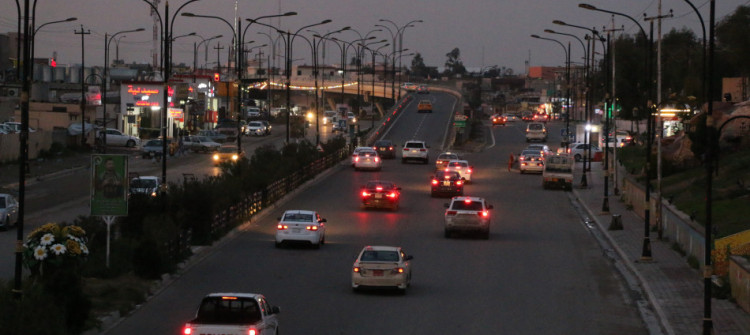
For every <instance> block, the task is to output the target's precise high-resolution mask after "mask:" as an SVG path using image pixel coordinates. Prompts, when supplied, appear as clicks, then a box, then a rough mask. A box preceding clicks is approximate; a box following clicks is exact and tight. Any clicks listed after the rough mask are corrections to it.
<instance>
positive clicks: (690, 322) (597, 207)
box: [573, 162, 750, 335]
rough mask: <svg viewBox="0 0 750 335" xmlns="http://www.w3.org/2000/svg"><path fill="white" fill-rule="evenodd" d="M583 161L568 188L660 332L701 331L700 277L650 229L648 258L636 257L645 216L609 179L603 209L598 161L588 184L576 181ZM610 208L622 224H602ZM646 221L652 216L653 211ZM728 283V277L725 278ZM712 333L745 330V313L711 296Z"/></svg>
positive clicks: (749, 324)
mask: <svg viewBox="0 0 750 335" xmlns="http://www.w3.org/2000/svg"><path fill="white" fill-rule="evenodd" d="M581 173H582V164H581V163H578V164H576V171H575V179H574V188H573V194H574V195H575V197H576V198H577V199H578V201H579V202H580V204H581V205H583V207H585V208H586V210H587V212H588V215H589V216H590V218H591V219H592V221H594V222H596V223H597V225H598V227H599V229H600V230H601V231H602V233H603V234H604V235H605V236H606V237H607V239H608V240H609V241H610V243H611V244H612V246H613V248H614V249H615V251H616V252H617V254H618V255H619V257H620V258H621V260H622V262H623V263H624V264H625V266H627V268H628V269H629V270H630V271H631V272H632V273H633V274H634V275H635V276H636V277H637V279H638V281H639V282H640V285H641V288H642V289H643V291H644V292H645V294H646V295H647V297H648V299H649V301H650V302H651V304H652V307H653V309H654V312H655V314H656V316H657V317H658V318H659V320H660V322H661V324H662V330H663V332H664V333H665V334H670V335H671V334H674V335H682V334H701V332H702V328H703V314H704V307H703V300H704V299H703V293H704V289H703V277H702V274H701V272H700V271H699V270H697V269H694V268H692V267H690V265H688V262H687V258H686V257H684V256H682V255H681V254H679V253H677V252H676V251H675V250H672V247H671V242H669V241H659V240H658V239H657V236H656V234H655V233H651V236H650V238H649V240H650V242H651V256H652V261H650V262H644V261H640V259H641V255H642V252H643V242H644V222H645V221H644V220H643V219H641V218H640V217H639V216H637V215H636V213H634V212H632V211H630V210H628V209H627V208H626V206H625V203H624V202H622V201H621V200H620V198H619V196H615V195H613V187H612V184H611V183H612V178H610V185H609V210H610V211H609V213H610V214H606V213H602V204H603V201H604V171H603V168H602V163H600V162H594V163H592V164H591V171H590V172H589V173H588V177H587V184H588V187H587V188H581V187H580V181H581ZM612 214H619V215H621V218H622V225H623V229H622V230H611V231H610V230H607V229H608V227H609V224H610V222H611V218H612ZM651 215H652V219H651V222H654V220H655V219H654V218H653V212H652V214H651ZM726 285H728V283H727V284H726ZM711 316H712V319H713V325H714V331H715V332H714V334H717V335H719V334H720V335H747V334H750V314H748V313H747V312H745V311H743V310H742V309H740V308H739V307H738V306H737V305H735V304H734V303H732V302H730V301H729V300H717V299H712V301H711Z"/></svg>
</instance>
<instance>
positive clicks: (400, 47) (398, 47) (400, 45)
mask: <svg viewBox="0 0 750 335" xmlns="http://www.w3.org/2000/svg"><path fill="white" fill-rule="evenodd" d="M378 21H380V22H388V23H390V24H392V25H393V27H394V28H396V34H395V36H396V37H398V45H396V43H395V38H394V45H393V50H403V49H404V31H405V30H406V28H408V27H414V25H413V23H422V22H424V21H422V20H412V21H409V22H408V23H406V24H405V25H403V26H401V27H399V26H398V24H396V23H395V22H393V21H391V20H388V19H380V20H378ZM401 57H403V53H401V52H399V56H398V60H399V61H398V62H399V63H398V67H399V71H401ZM395 65H396V62H395V56H394V62H393V64H392V65H391V66H392V67H393V76H394V81H395V76H396V69H395ZM400 84H401V80H400V76H399V85H398V86H399V87H398V99H401V85H400Z"/></svg>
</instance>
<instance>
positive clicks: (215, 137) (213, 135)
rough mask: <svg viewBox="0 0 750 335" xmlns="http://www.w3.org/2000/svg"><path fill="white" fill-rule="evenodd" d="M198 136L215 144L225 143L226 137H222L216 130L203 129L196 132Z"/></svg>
mask: <svg viewBox="0 0 750 335" xmlns="http://www.w3.org/2000/svg"><path fill="white" fill-rule="evenodd" d="M197 135H198V136H205V137H208V138H209V139H211V140H212V141H214V142H216V143H224V142H226V141H227V135H224V134H222V133H220V132H218V131H216V130H209V129H204V130H200V131H198V134H197Z"/></svg>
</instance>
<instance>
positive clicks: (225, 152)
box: [212, 145, 244, 165]
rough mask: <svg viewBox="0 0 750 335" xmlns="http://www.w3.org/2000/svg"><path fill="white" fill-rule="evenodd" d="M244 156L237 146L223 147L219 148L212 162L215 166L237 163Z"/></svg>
mask: <svg viewBox="0 0 750 335" xmlns="http://www.w3.org/2000/svg"><path fill="white" fill-rule="evenodd" d="M243 156H244V153H242V152H240V151H239V149H237V146H235V145H223V146H221V147H219V150H217V151H216V152H215V153H214V154H213V156H212V160H213V162H214V165H219V164H221V163H223V162H232V163H236V162H237V161H239V160H240V158H242V157H243Z"/></svg>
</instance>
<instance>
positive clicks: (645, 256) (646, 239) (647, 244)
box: [578, 0, 713, 261]
mask: <svg viewBox="0 0 750 335" xmlns="http://www.w3.org/2000/svg"><path fill="white" fill-rule="evenodd" d="M711 3H712V4H713V0H712V1H711ZM578 7H581V8H583V9H588V10H593V11H599V12H604V13H608V14H612V15H619V16H623V17H626V18H628V19H630V20H631V21H633V22H634V23H635V24H636V25H637V26H638V28H639V29H640V30H641V34H643V41H644V46H645V51H646V52H645V55H646V64H649V66H648V71H646V72H647V77H646V82H647V84H646V86H647V94H646V95H647V99H648V101H647V102H646V105H645V110H646V112H647V113H648V115H647V124H648V126H647V127H646V137H647V139H646V192H645V193H646V194H645V196H646V199H645V200H646V206H645V207H646V208H645V213H644V214H645V215H644V216H645V220H644V224H643V231H644V232H643V235H644V236H643V249H642V251H641V260H642V261H650V260H651V259H652V258H651V239H650V236H649V235H650V230H651V222H650V221H651V218H650V217H651V146H652V143H651V142H652V139H651V137H652V135H651V117H652V113H651V104H652V102H651V99H650V94H651V65H650V59H651V44H650V43H649V39H648V36H647V35H646V31H645V30H643V27H642V26H641V24H640V23H638V21H637V20H635V19H634V18H632V17H630V16H629V15H626V14H623V13H618V12H613V11H609V10H604V9H600V8H596V7H594V6H592V5H589V4H584V3H582V4H579V5H578ZM709 106H710V105H709Z"/></svg>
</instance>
